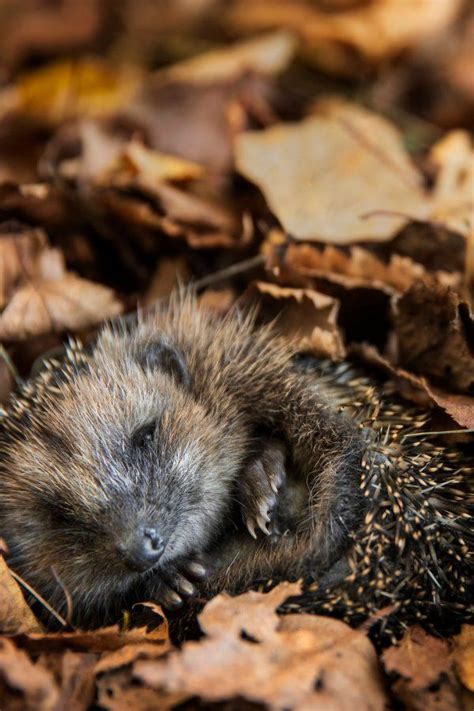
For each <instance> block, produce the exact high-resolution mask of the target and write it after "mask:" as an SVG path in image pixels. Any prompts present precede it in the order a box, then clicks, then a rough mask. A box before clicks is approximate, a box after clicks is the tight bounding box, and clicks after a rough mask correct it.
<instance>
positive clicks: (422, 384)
mask: <svg viewBox="0 0 474 711" xmlns="http://www.w3.org/2000/svg"><path fill="white" fill-rule="evenodd" d="M351 351H352V353H353V354H355V355H356V356H357V357H360V358H362V360H364V361H366V362H367V363H370V364H371V365H375V366H376V367H377V368H380V369H381V370H383V371H384V372H385V373H387V374H388V375H390V377H391V378H392V379H393V381H394V382H395V383H396V385H397V389H398V391H399V393H400V394H401V395H402V396H403V397H405V398H406V399H408V400H412V401H414V402H416V403H418V404H419V405H421V406H422V407H432V406H433V405H437V406H438V407H441V408H442V409H443V410H444V411H445V412H447V413H448V415H449V416H450V417H452V418H453V420H454V421H455V422H457V423H458V424H459V425H461V427H465V428H466V429H473V428H474V397H470V396H469V395H456V394H454V393H449V392H446V391H445V390H441V388H438V387H435V386H434V385H433V384H432V383H430V382H429V381H428V380H427V379H426V378H424V377H422V376H420V375H415V374H414V373H410V372H409V371H408V370H404V369H403V368H400V367H397V366H396V365H394V364H393V363H390V361H388V360H387V358H384V357H383V356H382V355H381V354H380V353H379V352H378V351H377V349H376V348H375V347H374V346H371V345H369V344H368V343H362V344H358V345H356V346H352V347H351Z"/></svg>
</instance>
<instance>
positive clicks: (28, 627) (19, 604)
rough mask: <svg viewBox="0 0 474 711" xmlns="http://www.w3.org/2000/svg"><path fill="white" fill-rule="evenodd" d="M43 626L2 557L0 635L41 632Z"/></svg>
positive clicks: (0, 568) (0, 558)
mask: <svg viewBox="0 0 474 711" xmlns="http://www.w3.org/2000/svg"><path fill="white" fill-rule="evenodd" d="M40 631H41V625H40V623H39V622H38V621H37V619H36V617H35V616H34V615H33V613H32V611H31V610H30V608H29V606H28V605H27V603H26V600H25V598H24V597H23V594H22V592H21V590H20V587H19V585H18V583H17V582H16V581H15V580H14V579H13V577H12V576H11V574H10V571H9V569H8V566H7V564H6V562H5V560H4V559H3V557H2V556H1V555H0V633H3V634H21V633H25V634H26V633H29V632H40Z"/></svg>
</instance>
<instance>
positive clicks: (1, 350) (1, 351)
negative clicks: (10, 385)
mask: <svg viewBox="0 0 474 711" xmlns="http://www.w3.org/2000/svg"><path fill="white" fill-rule="evenodd" d="M0 358H1V359H2V360H3V361H4V363H5V365H6V366H7V368H8V370H9V371H10V373H11V375H12V377H13V379H14V380H15V382H16V384H17V385H22V384H23V380H22V378H21V377H20V374H19V373H18V370H17V369H16V366H15V363H14V362H13V361H12V359H11V358H10V355H9V353H8V351H7V350H6V348H5V347H4V346H2V345H0Z"/></svg>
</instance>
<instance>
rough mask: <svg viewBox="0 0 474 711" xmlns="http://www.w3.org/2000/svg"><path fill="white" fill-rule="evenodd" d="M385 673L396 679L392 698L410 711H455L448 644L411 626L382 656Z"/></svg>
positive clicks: (456, 692) (456, 693) (455, 686)
mask: <svg viewBox="0 0 474 711" xmlns="http://www.w3.org/2000/svg"><path fill="white" fill-rule="evenodd" d="M382 660H383V663H384V666H385V670H386V672H387V673H388V674H390V675H392V676H395V677H398V678H397V679H396V680H395V681H394V682H393V684H392V692H393V693H394V694H395V696H396V698H397V699H398V700H399V701H400V702H402V703H403V704H405V705H406V708H410V709H413V711H423V709H425V710H426V709H429V711H457V709H459V708H460V706H459V703H458V699H459V688H458V687H459V684H458V682H457V680H456V678H455V676H454V674H453V671H452V667H451V660H450V645H449V642H447V641H446V640H443V639H439V638H437V637H432V636H431V635H429V634H428V633H427V632H425V631H424V630H423V629H422V628H421V627H411V628H410V629H408V630H407V632H406V633H405V635H404V637H403V639H402V641H401V642H400V643H399V644H398V645H396V646H392V647H389V648H388V649H386V650H385V651H384V652H383V654H382Z"/></svg>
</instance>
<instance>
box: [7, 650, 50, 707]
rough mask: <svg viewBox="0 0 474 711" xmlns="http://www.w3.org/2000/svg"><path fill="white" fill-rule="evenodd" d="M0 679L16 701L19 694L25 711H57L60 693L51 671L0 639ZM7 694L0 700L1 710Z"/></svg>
mask: <svg viewBox="0 0 474 711" xmlns="http://www.w3.org/2000/svg"><path fill="white" fill-rule="evenodd" d="M0 679H1V680H3V681H4V682H5V684H6V687H7V690H8V689H9V690H11V691H12V692H14V693H15V695H16V697H17V700H18V694H21V699H22V706H21V708H22V709H24V711H55V709H56V708H57V707H56V704H57V701H58V698H59V692H58V687H57V685H56V682H55V680H54V677H53V675H52V674H51V672H49V671H47V670H46V669H43V668H42V667H41V666H40V665H39V664H33V662H32V661H31V660H30V658H29V657H28V655H27V654H26V653H25V652H24V651H22V650H20V649H17V648H16V647H15V645H14V644H13V642H12V641H11V640H9V639H7V638H5V637H3V638H0ZM7 693H8V692H6V697H5V698H2V707H3V704H4V702H5V704H6V703H7V702H8V696H9V695H7ZM6 708H8V707H6ZM12 708H14V707H12ZM17 708H20V707H17Z"/></svg>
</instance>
